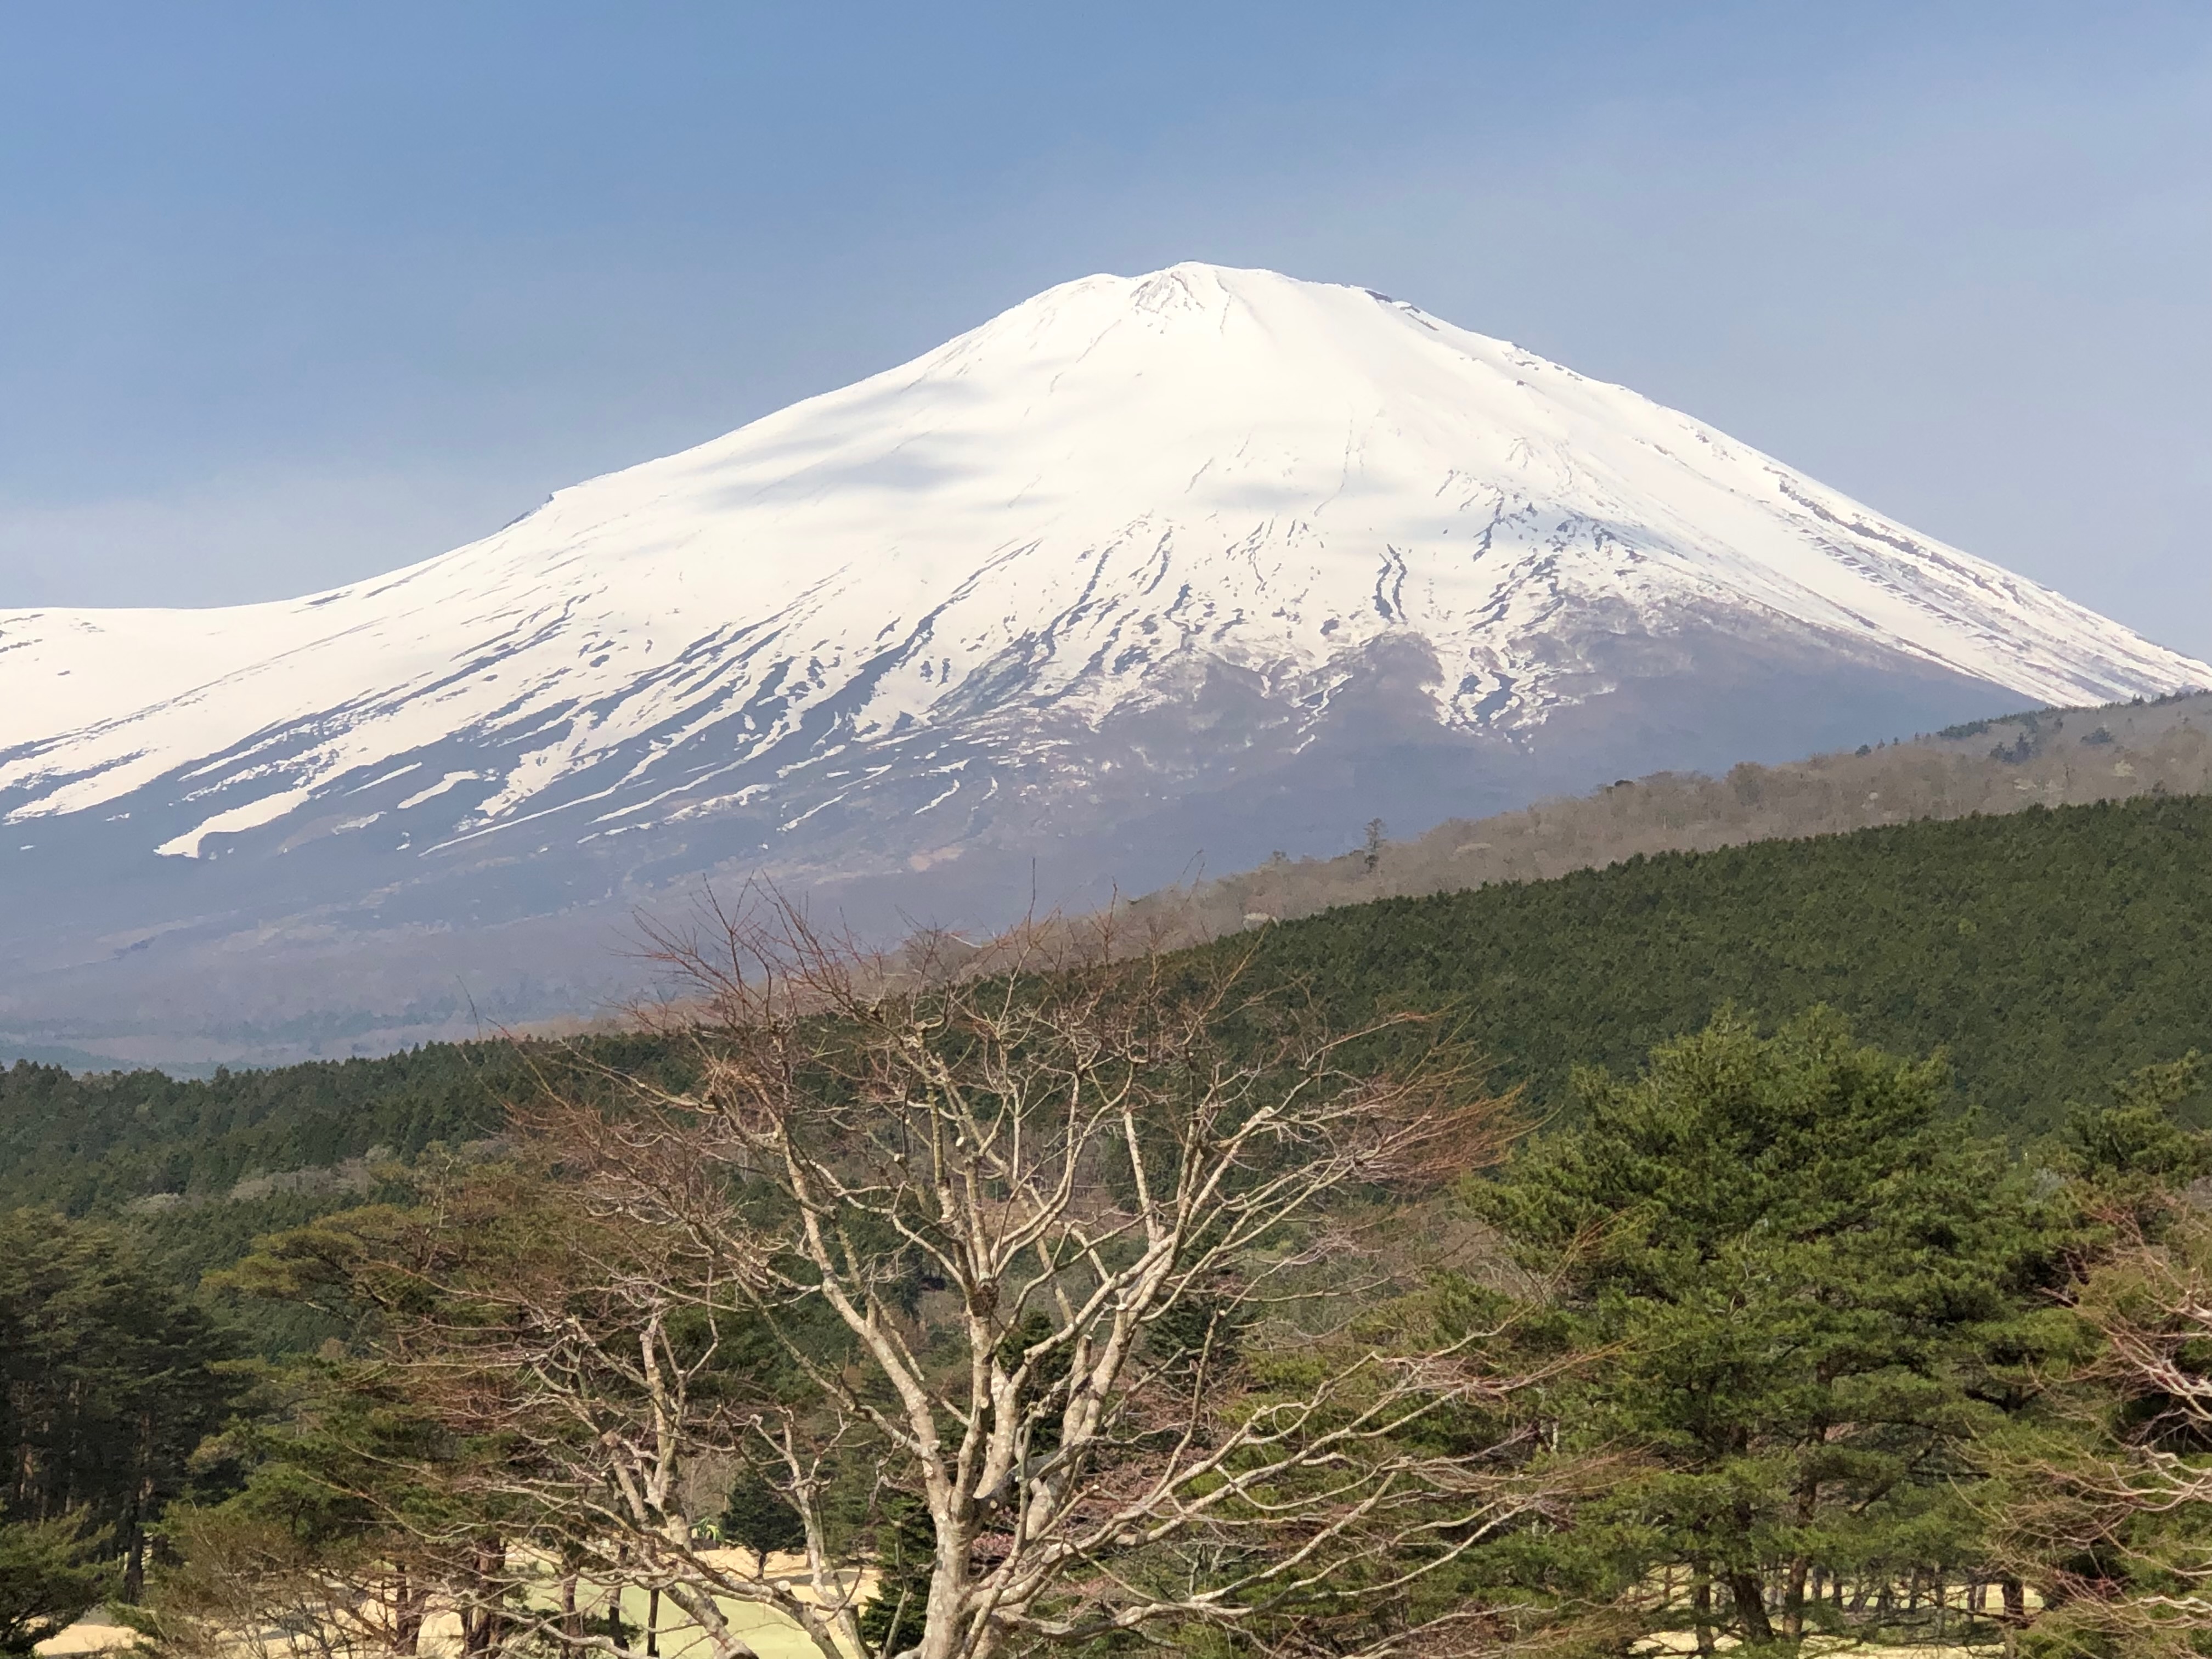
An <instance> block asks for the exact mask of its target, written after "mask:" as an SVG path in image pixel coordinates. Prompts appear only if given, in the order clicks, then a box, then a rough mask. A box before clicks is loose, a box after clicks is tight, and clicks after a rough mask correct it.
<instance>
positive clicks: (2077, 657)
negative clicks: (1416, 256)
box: [0, 264, 2212, 1060]
mask: <svg viewBox="0 0 2212 1659" xmlns="http://www.w3.org/2000/svg"><path fill="white" fill-rule="evenodd" d="M2204 685H2212V668H2208V667H2207V666H2206V665H2204V664H2203V663H2200V662H2197V661H2195V660H2193V659H2190V658H2187V657H2185V656H2182V655H2179V653H2174V652H2172V651H2168V650H2166V649H2163V648H2161V647H2158V646H2155V645H2153V644H2151V643H2149V642H2148V641H2144V640H2143V639H2142V638H2140V637H2138V636H2137V635H2135V634H2133V633H2131V632H2130V631H2129V630H2128V629H2125V628H2123V627H2121V626H2119V625H2118V624H2117V623H2112V622H2110V621H2108V620H2106V618H2104V617H2099V616H2097V615H2095V614H2094V613H2093V612H2091V611H2086V610H2084V609H2083V608H2081V606H2079V605H2074V604H2072V603H2070V602H2069V601H2068V600H2066V599H2063V598H2061V597H2060V596H2058V595H2057V594H2056V593H2053V592H2050V591H2049V590H2047V589H2045V588H2042V587H2040V586H2037V585H2035V584H2034V583H2033V582H2029V581H2027V580H2022V579H2021V578H2019V577H2016V576H2014V575H2012V574H2008V573H2007V572H2006V571H2004V570H2002V569H2000V568H1997V567H1996V566H1995V565H1992V564H1990V563H1988V562H1984V561H1983V560H1980V559H1977V558H1974V557H1972V556H1969V555H1966V554H1965V553H1961V552H1959V551H1957V550H1954V549H1952V548H1948V547H1946V546H1943V545H1942V544H1939V543H1936V542H1932V541H1930V540H1929V539H1927V538H1924V537H1921V536H1918V535H1916V534H1915V533H1913V532H1911V531H1910V530H1908V529H1906V528H1905V526H1901V525H1899V524H1896V523H1894V522H1893V521H1892V520H1887V519H1885V518H1883V517H1881V515H1879V514H1878V513H1874V512H1872V511H1870V510H1869V509H1868V508H1866V507H1862V506H1860V505H1859V504H1857V502H1854V501H1850V500H1848V499H1846V498H1845V497H1844V496H1841V495H1838V494H1836V493H1835V492H1834V491H1832V490H1830V489H1826V488H1824V487H1822V486H1821V485H1820V484H1818V483H1814V482H1813V481H1812V480H1811V479H1809V478H1807V477H1803V476H1802V475H1801V474H1799V473H1796V472H1794V471H1790V469H1789V468H1787V467H1785V466H1784V465H1780V464H1779V463H1778V462H1776V461H1774V460H1772V459H1769V458H1768V457H1766V456H1765V455H1762V454H1760V453H1758V452H1756V451H1754V450H1752V449H1749V448H1747V447H1745V446H1743V445H1741V444H1739V443H1736V442H1735V441H1733V440H1731V439H1729V438H1728V437H1726V436H1724V435H1722V434H1720V433H1718V432H1716V431H1714V430H1713V429H1712V428H1709V427H1706V426H1704V425H1702V424H1700V423H1699V422H1697V421H1694V420H1692V419H1691V418H1689V417H1688V416H1683V415H1680V414H1676V413H1674V412H1673V411H1672V410H1667V409H1663V408H1661V407H1660V406H1658V405H1657V404H1653V403H1651V402H1650V401H1649V400H1648V399H1645V398H1641V397H1639V396H1638V395H1637V394H1635V393H1634V392H1628V391H1626V390H1624V389H1622V388H1620V387H1619V386H1607V385H1604V384H1601V383H1600V382H1596V381H1593V380H1585V379H1584V378H1583V377H1582V376H1581V375H1578V374H1574V373H1572V372H1571V371H1570V370H1567V369H1565V368H1559V366H1557V365H1555V364H1553V363H1550V362H1545V361H1544V360H1543V359H1541V358H1539V357H1536V356H1532V355H1530V354H1529V353H1528V352H1525V351H1522V350H1519V349H1516V348H1515V347H1513V346H1510V345H1508V344H1505V343H1501V342H1499V341H1496V340H1492V339H1488V338H1486V337H1482V336H1480V335H1476V334H1470V333H1468V332H1465V331H1462V330H1460V329H1456V328H1454V327H1452V326H1450V325H1448V324H1445V323H1443V322H1440V321H1438V320H1437V319H1435V318H1432V317H1431V316H1429V315H1427V314H1426V313H1423V312H1421V311H1419V310H1418V309H1417V308H1415V307H1413V306H1410V305H1407V304H1404V303H1402V302H1400V301H1395V300H1391V299H1389V298H1386V297H1384V296H1383V295H1376V294H1373V293H1370V292H1368V291H1366V290H1364V289H1354V288H1341V287H1334V286H1328V285H1322V284H1317V283H1304V282H1298V281H1294V280H1292V279H1291V278H1289V277H1285V276H1278V275H1275V274H1273V273H1272V272H1267V271H1255V270H1223V269H1219V268H1217V267H1213V266H1209V265H1201V264H1185V265H1177V266H1175V267H1173V268H1172V269H1170V270H1163V271H1159V272H1156V273H1154V274H1152V275H1151V276H1141V277H1134V278H1125V277H1118V276H1092V277H1087V278H1085V279H1084V280H1082V281H1079V282H1074V283H1066V284H1064V285H1062V286H1060V287H1059V288H1055V289H1050V290H1048V292H1046V293H1044V294H1042V295H1037V296H1036V298H1035V299H1032V300H1030V301H1026V302H1024V303H1023V304H1021V305H1019V306H1017V307H1014V308H1013V309H1012V310H1011V311H1008V312H1006V313H1004V314H1003V315H1001V316H999V317H997V318H994V319H992V320H991V321H990V322H987V323H986V324H984V325H982V326H981V327H980V328H978V329H976V330H975V331H972V332H970V333H968V334H965V335H963V336H961V337H959V338H957V339H956V340H953V341H951V342H950V343H947V344H945V345H944V346H941V347H939V349H936V350H934V351H933V352H930V353H929V354H927V356H922V357H921V358H918V359H916V360H915V361H914V362H910V363H908V364H905V365H903V366H902V367H901V368H895V369H891V370H889V371H887V372H885V373H884V374H878V375H876V376H874V377H873V378H872V379H869V380H863V381H861V382H860V383H859V384H858V385H855V386H848V387H847V388H845V389H844V390H842V391H840V392H830V393H828V394H826V395H824V396H823V397H819V398H810V399H808V400H807V401H805V402H804V403H801V404H795V405H793V407H791V408H789V409H787V410H782V411H781V412H780V413H777V414H775V415H771V416H768V417H766V418H765V419H763V420H760V421H757V422H753V423H752V424H751V425H750V426H747V427H744V428H742V429H740V430H738V431H737V432H734V433H732V434H731V435H728V436H726V437H723V438H720V439H717V440H715V441H713V442H711V443H708V444H704V445H702V446H701V447H698V448H696V449H692V450H690V451H687V452H685V453H682V454H679V455H675V456H671V457H669V458H667V459H663V460H658V461H653V462H649V463H647V464H646V465H641V466H636V467H632V468H630V469H629V470H628V471H622V472H617V473H612V474H610V475H608V476H607V477H602V478H598V479H594V480H592V481H591V482H590V483H583V484H579V485H577V486H575V487H574V488H573V489H564V490H562V491H561V492H560V493H559V494H558V495H555V496H554V497H553V498H552V499H551V500H550V501H548V502H546V504H545V505H544V507H540V508H539V509H538V510H537V511H536V512H534V513H530V514H529V515H527V516H526V517H525V518H523V519H521V520H518V521H516V522H515V523H513V524H512V525H509V526H507V528H505V529H503V530H501V531H500V532H498V533H497V534H495V535H493V536H490V537H489V538H485V539H484V540H483V541H480V542H477V543H474V544H471V545H470V546H467V547H464V548H461V549H459V550H456V551H454V552H452V553H449V554H447V555H444V556H441V557H439V558H435V559H431V560H428V561H427V562H423V563H422V564H418V565H416V566H413V567H411V568H408V569H404V570H400V571H398V572H395V573H393V574H390V575H387V576H383V577H380V578H378V579H376V580H371V581H365V582H360V583H356V584H355V585H353V586H347V587H343V588H338V589H336V590H333V591H332V592H327V593H319V594H315V595H313V596H311V597H309V598H306V599H298V600H293V601H288V602H284V603H279V604H270V605H248V606H240V607H236V608H232V609H226V610H212V611H9V612H0V812H3V813H4V814H5V816H6V818H7V823H8V826H9V829H10V830H11V831H12V832H13V833H12V834H11V835H9V837H8V842H7V846H6V848H5V850H4V851H0V902H4V907H5V908H4V915H5V919H4V921H0V957H4V961H5V963H6V966H5V967H4V968H0V1042H5V1043H12V1044H13V1045H15V1047H16V1048H18V1049H19V1050H21V1051H25V1052H41V1051H44V1052H51V1053H64V1052H78V1053H84V1054H99V1055H101V1056H103V1057H112V1058H129V1057H147V1058H158V1059H164V1060H167V1059H187V1060H188V1059H194V1058H203V1059H204V1058H216V1057H222V1058H229V1057H233V1056H236V1057H241V1058H245V1057H258V1058H274V1057H277V1056H279V1055H289V1054H301V1053H308V1052H315V1051H325V1052H340V1053H343V1052H347V1051H349V1050H350V1049H351V1048H356V1047H361V1048H377V1047H386V1046H390V1045H391V1044H392V1043H394V1042H401V1041H406V1040H410V1039H411V1038H414V1037H416V1036H425V1035H428V1034H431V1033H434V1032H437V1031H441V1030H450V1029H452V1028H453V1025H454V1024H455V1022H456V1021H457V1020H459V1021H465V1019H467V1018H469V1017H470V1015H469V1011H470V1010H471V1007H473V1009H474V1010H475V1011H476V1012H477V1013H481V1014H484V1015H489V1016H493V1017H498V1018H530V1017H533V1016H536V1015H538V1014H542V1013H548V1012H561V1011H576V1010H580V1009H586V1008H588V1006H590V1005H591V1004H592V1002H593V1001H594V1000H597V999H598V998H599V997H600V996H602V995H604V994H606V993H608V992H610V991H612V990H616V989H618V988H621V987H622V985H623V972H622V966H623V965H622V963H621V960H620V958H619V957H616V956H614V955H613V954H612V952H613V951H615V950H616V949H617V948H618V945H619V942H620V939H621V938H622V936H623V932H624V929H625V927H626V925H627V923H628V920H629V916H630V915H631V913H632V912H633V910H634V909H635V908H638V907H641V906H643V907H647V908H661V909H667V908H673V907H675V906H678V905H680V904H681V903H682V902H684V898H685V897H686V896H688V895H690V894H694V893H696V890H698V887H699V885H700V884H701V882H702V879H706V878H712V879H714V880H715V881H717V882H723V881H728V880H732V879H736V878H741V877H743V876H744V875H748V874H755V873H758V874H764V875H767V876H769V877H771V878H774V879H775V880H777V881H778V882H779V883H781V884H784V885H785V886H786V887H787V888H789V889H792V890H802V891H805V892H808V893H810V894H811V895H813V896H815V897H816V899H817V901H818V902H823V903H824V904H828V905H830V906H834V907H837V908H842V909H843V910H844V911H845V912H846V913H847V914H848V915H849V916H850V917H851V918H852V919H853V920H854V921H856V922H857V923H858V924H859V925H860V926H862V927H866V928H871V929H881V928H884V927H890V926H891V925H892V924H893V923H894V921H895V919H896V918H897V917H900V916H905V917H908V918H912V919H915V920H929V921H944V922H948V923H954V924H960V923H969V924H975V923H988V922H992V921H1000V920H1004V919H1005V918H1006V915H1007V914H1008V912H1009V911H1010V910H1013V909H1018V908H1021V907H1022V906H1024V905H1025V904H1026V903H1027V902H1029V899H1030V893H1031V891H1032V885H1033V884H1034V886H1035V890H1036V891H1037V892H1038V893H1039V894H1040V895H1041V896H1042V898H1043V899H1044V900H1045V901H1046V902H1067V903H1085V902H1096V901H1097V900H1099V899H1102V898H1103V897H1104V896H1105V895H1106V893H1107V892H1108V891H1109V890H1110V889H1111V888H1113V887H1115V886H1119V887H1120V888H1121V890H1125V891H1126V890H1133V889H1142V888H1146V887H1149V886H1153V885H1157V884H1159V883H1161V882H1163V881H1164V880H1169V879H1172V878H1175V877H1176V875H1177V874H1178V873H1180V872H1184V871H1186V870H1188V869H1189V868H1191V867H1192V866H1193V865H1194V861H1195V860H1198V859H1199V858H1200V856H1201V855H1202V856H1203V858H1204V859H1205V860H1206V862H1207V863H1208V864H1209V865H1210V866H1212V867H1213V868H1215V869H1223V868H1228V867H1233V866H1237V865H1241V864H1243V863H1248V862H1251V861H1254V860H1257V859H1258V858H1260V857H1261V856H1263V855H1265V854H1267V852H1268V851H1270V850H1271V849H1274V848H1281V849H1284V850H1286V851H1290V852H1293V853H1304V852H1310V851H1334V850H1339V849H1340V848H1342V847H1343V846H1345V845H1346V844H1347V843H1348V842H1350V841H1351V840H1352V839H1353V838H1355V837H1356V836H1357V834H1358V826H1359V825H1360V824H1361V823H1363V822H1364V821H1365V820H1366V819H1368V818H1370V817H1376V816H1378V815H1379V816H1383V817H1388V818H1389V820H1390V821H1391V822H1392V823H1394V824H1395V825H1399V826H1401V827H1403V828H1406V829H1415V828H1420V827H1425V826H1426V825H1427V824H1429V823H1434V822H1436V821H1437V820H1438V819H1441V818H1443V817H1449V816H1453V815H1460V814H1464V815H1474V814H1479V813H1483V812H1488V811H1497V810H1500V809H1502V808H1504V807H1507V806H1510V805H1517V804H1520V803H1522V802H1525V801H1527V800H1528V799H1533V798H1534V797H1535V796H1537V795H1539V794H1541V793H1547V792H1551V791H1556V790H1561V789H1579V788H1584V787H1589V786H1590V785H1592V784H1595V783H1597V782H1601V781H1605V780H1607V779H1610V778H1613V777H1614V776H1618V775H1630V774H1636V773H1645V772H1650V771H1652V770H1655V769H1661V768H1668V767H1672V768H1689V767H1713V766H1722V765H1726V764H1728V763H1732V762H1734V761H1735V760H1739V759H1745V758H1751V759H1772V758H1780V757H1786V756H1793V755H1796V754H1800V753H1803V752H1806V751H1808V750H1816V749H1820V748H1822V747H1830V746H1834V745H1837V744H1857V743H1859V742H1862V741H1867V740H1871V739H1873V738H1880V737H1887V736H1891V735H1895V734H1898V733H1901V732H1911V731H1913V730H1917V729H1923V728H1928V727H1932V726H1940V725H1942V724H1945V723H1946V722H1948V721H1950V720H1957V719H1961V718H1966V717H1971V716H1975V715H1981V714H1990V713H1993V712H2001V711H2002V710H2005V709H2008V708H2015V707H2018V706H2020V705H2021V704H2022V703H2025V702H2063V703H2081V702H2099V701H2106V700H2112V699H2115V698H2124V697H2128V696H2136V695H2156V694H2160V693H2164V692H2168V691H2172V690H2180V689H2182V688H2184V687H2189V686H2204Z"/></svg>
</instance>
